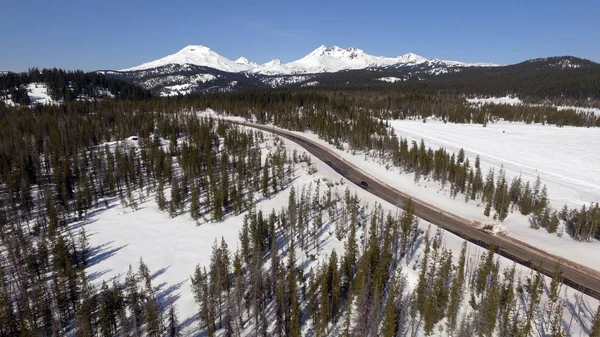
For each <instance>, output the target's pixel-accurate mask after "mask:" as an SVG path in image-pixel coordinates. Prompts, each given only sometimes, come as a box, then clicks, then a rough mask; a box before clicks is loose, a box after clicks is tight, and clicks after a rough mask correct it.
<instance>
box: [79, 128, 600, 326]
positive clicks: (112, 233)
mask: <svg viewBox="0 0 600 337" xmlns="http://www.w3.org/2000/svg"><path fill="white" fill-rule="evenodd" d="M303 135H305V136H307V135H306V134H303ZM308 136H309V137H310V138H316V136H315V135H311V134H309V135H308ZM320 142H321V143H324V142H322V141H320ZM284 143H285V144H286V147H287V148H288V151H290V152H291V151H293V150H294V149H297V150H298V152H299V153H303V152H304V150H303V149H302V148H301V147H300V146H298V145H296V144H295V143H293V142H290V141H287V140H284ZM263 146H264V145H263ZM336 151H338V150H336ZM338 152H339V154H341V155H342V156H343V157H344V158H345V159H347V160H351V161H352V162H354V163H356V164H360V165H361V167H364V168H365V170H367V171H369V172H371V171H370V169H374V168H375V167H379V169H378V170H376V172H374V173H376V174H374V175H375V176H377V177H378V178H380V179H382V180H384V181H386V182H387V183H390V184H393V185H396V184H395V182H397V180H395V179H393V178H394V177H396V178H398V177H403V179H401V181H402V184H406V185H407V186H408V185H410V186H412V188H413V189H414V190H415V191H421V193H420V194H419V197H427V198H429V196H430V195H433V196H437V197H438V198H437V199H436V200H439V202H440V203H441V204H444V202H445V203H447V204H450V206H452V205H454V203H457V204H462V205H465V204H464V202H463V201H459V200H451V199H449V198H448V196H447V195H445V193H444V192H439V191H437V189H435V187H433V186H430V185H428V184H427V183H423V184H422V186H418V185H415V184H414V183H413V181H412V175H405V174H404V175H398V173H397V172H393V171H387V170H386V169H385V167H383V166H382V165H380V164H378V163H375V162H373V161H372V160H365V159H364V158H365V157H364V155H352V154H350V153H347V152H344V151H338ZM311 157H312V156H311ZM312 162H313V163H315V165H316V168H317V169H318V171H317V173H315V174H313V175H309V174H308V172H307V169H306V167H303V166H301V165H297V166H296V178H295V180H294V181H293V183H292V185H293V186H295V189H296V192H297V193H299V192H300V190H301V189H302V186H304V185H307V184H309V183H311V182H312V184H313V188H314V186H315V181H316V180H317V179H320V180H321V181H322V182H323V181H325V180H327V181H330V182H338V183H340V182H341V184H335V186H334V187H333V189H334V191H337V192H338V193H339V194H340V195H343V193H344V190H345V189H346V188H349V189H350V191H351V193H352V194H354V193H357V195H358V197H359V198H360V199H361V200H362V201H363V202H366V203H368V204H369V209H370V210H372V209H373V206H374V205H375V203H380V204H382V206H383V208H384V210H385V211H386V212H387V211H391V212H393V213H395V212H396V210H397V208H396V207H395V205H391V204H389V203H387V202H385V201H382V200H380V199H378V198H376V197H375V196H373V195H371V194H370V193H368V192H366V191H364V190H363V189H362V188H360V187H358V186H357V185H355V184H353V183H351V182H347V181H343V180H342V179H341V177H340V176H339V175H338V174H337V173H335V171H333V170H332V169H331V168H329V167H328V166H327V165H326V164H324V163H323V162H321V161H319V160H318V159H317V158H315V157H312ZM363 164H364V166H363ZM404 177H405V178H407V179H404ZM404 180H406V181H404ZM290 189H291V187H289V186H288V187H287V188H286V189H285V190H283V191H280V192H279V193H278V194H277V195H275V196H273V197H271V198H269V199H261V200H260V201H259V202H258V203H257V209H258V210H262V211H263V213H267V214H268V213H269V212H270V211H271V210H272V209H275V210H279V209H281V208H282V207H287V202H288V197H289V192H290ZM325 190H326V189H325V188H324V185H323V184H322V185H321V193H324V192H325ZM428 193H429V194H428ZM165 195H167V196H168V195H169V191H165ZM429 199H431V198H429ZM434 199H435V198H434ZM449 201H451V202H450V203H449ZM463 208H464V209H467V210H469V209H475V211H476V212H475V213H481V212H482V210H481V209H479V208H477V207H475V206H472V205H471V206H470V207H466V208H465V207H464V206H463ZM243 216H244V213H243V214H241V215H239V216H228V217H226V219H225V220H224V221H223V222H221V223H210V222H205V221H202V220H201V221H200V222H201V223H202V224H201V225H200V226H197V225H196V223H195V222H194V221H193V219H192V218H191V217H190V216H189V214H188V213H186V214H182V215H179V216H177V217H176V218H170V217H169V215H168V213H166V212H161V211H159V210H158V207H157V205H156V202H155V199H154V195H151V196H149V197H148V198H146V199H145V201H144V202H140V203H139V209H138V210H137V211H135V212H134V211H132V210H131V208H128V207H127V208H123V207H122V206H121V204H120V203H119V201H118V200H112V201H111V207H110V208H109V209H104V207H101V208H100V209H99V210H98V211H97V212H95V213H92V214H90V216H89V218H88V219H87V220H86V221H84V222H81V223H78V224H75V225H74V229H73V230H74V232H75V231H76V230H78V227H79V226H84V227H85V229H86V231H87V233H88V236H89V240H90V246H91V247H92V252H91V255H92V257H91V259H90V266H89V267H88V268H87V270H86V272H87V274H88V276H89V278H90V279H91V280H92V281H93V282H94V283H95V284H96V285H97V286H99V285H100V284H101V282H102V280H106V281H110V280H111V279H112V278H113V277H115V276H119V275H120V279H121V281H123V280H124V276H125V274H126V272H127V270H128V267H129V265H131V266H132V267H133V268H134V270H137V267H138V264H139V259H140V257H143V259H144V262H145V263H146V264H147V265H148V267H149V268H150V271H151V274H152V275H153V279H152V282H153V285H154V286H155V287H156V289H157V290H156V294H157V297H158V300H159V303H161V305H162V306H164V307H166V306H167V305H168V304H170V303H175V304H176V306H177V309H178V312H179V320H180V323H181V328H182V330H183V336H199V335H201V334H199V330H198V322H197V316H196V314H197V312H198V307H197V305H196V303H195V302H194V299H193V296H192V293H191V288H190V280H189V276H190V275H191V274H192V273H193V270H194V268H195V266H196V265H197V264H200V265H201V266H206V267H208V265H209V263H210V254H211V251H212V246H213V244H214V242H215V240H217V241H218V242H220V240H221V238H224V239H225V241H226V242H227V244H228V246H229V248H230V250H231V251H232V252H233V251H235V250H236V248H237V247H238V233H239V230H240V228H241V226H242V223H243ZM326 225H327V224H326ZM420 226H421V228H423V229H426V228H427V226H428V224H427V223H425V222H424V221H421V222H420ZM432 230H433V231H435V227H433V228H432ZM528 230H529V231H530V232H532V233H541V232H535V231H533V230H530V229H528ZM443 235H444V239H443V241H444V244H445V245H446V246H447V247H448V248H450V249H452V250H453V251H454V256H455V259H456V258H457V256H458V252H459V251H460V246H461V244H462V239H460V238H458V237H456V236H454V235H452V234H449V233H444V234H443ZM543 235H545V236H547V237H554V236H550V235H547V234H543ZM357 236H358V237H360V232H359V233H357ZM557 239H558V238H557ZM321 240H322V242H323V243H322V249H321V255H320V256H319V257H320V258H321V259H322V258H324V257H325V255H328V254H329V253H330V252H331V250H332V249H336V251H337V252H338V255H339V254H342V253H343V249H344V246H343V242H340V241H338V240H337V239H336V238H335V235H332V234H331V231H327V230H326V231H324V232H323V234H322V237H321ZM360 245H361V243H360V239H359V246H360ZM596 247H597V246H596ZM482 252H483V250H482V249H481V248H479V247H477V246H475V245H472V244H469V245H468V256H469V258H468V263H470V264H477V263H478V257H479V256H480V255H481V253H482ZM313 253H314V252H313ZM420 254H421V252H420V250H419V251H418V252H417V254H416V256H417V257H416V258H415V259H414V260H412V261H411V262H410V266H406V267H404V268H403V271H404V273H405V275H406V277H407V279H408V281H409V284H410V285H412V286H415V285H416V283H417V278H418V271H415V270H413V265H415V264H418V262H419V261H418V260H419V256H420ZM588 255H589V254H588ZM296 256H297V259H298V263H299V265H301V264H303V262H306V256H305V255H304V253H302V252H301V251H300V250H297V252H296ZM499 260H500V263H501V265H502V266H503V267H510V266H512V265H513V263H512V261H510V260H507V259H505V258H502V257H499ZM316 263H317V262H314V261H313V262H311V263H308V264H306V265H305V272H307V271H308V269H310V267H311V266H313V267H314V266H315V264H316ZM517 271H518V272H521V275H523V276H526V275H529V270H527V269H525V268H521V267H517ZM546 282H548V283H547V284H549V280H548V279H546ZM565 294H566V296H567V301H568V302H567V308H566V309H565V314H564V322H563V323H564V325H565V326H567V325H570V326H571V332H572V334H571V335H572V336H587V330H586V328H585V326H589V322H590V320H591V319H592V316H593V314H594V312H595V308H596V307H597V305H598V301H596V300H594V299H591V298H590V297H588V296H585V295H583V296H582V295H581V294H580V293H578V292H576V291H574V290H572V289H565ZM466 302H467V301H466V300H465V302H464V303H466ZM466 306H467V305H466V304H465V307H466ZM309 324H310V323H309ZM247 329H250V328H247ZM248 332H249V331H248Z"/></svg>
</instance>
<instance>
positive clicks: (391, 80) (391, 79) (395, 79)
mask: <svg viewBox="0 0 600 337" xmlns="http://www.w3.org/2000/svg"><path fill="white" fill-rule="evenodd" d="M377 80H378V81H381V82H388V83H396V82H401V81H406V79H405V78H399V77H381V78H378V79H377Z"/></svg>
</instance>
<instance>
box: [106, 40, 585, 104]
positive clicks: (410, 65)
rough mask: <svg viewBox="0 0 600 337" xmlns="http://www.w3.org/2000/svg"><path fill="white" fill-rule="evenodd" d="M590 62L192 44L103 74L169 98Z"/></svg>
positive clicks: (542, 67) (331, 48)
mask: <svg viewBox="0 0 600 337" xmlns="http://www.w3.org/2000/svg"><path fill="white" fill-rule="evenodd" d="M591 65H595V63H594V62H591V61H589V60H582V59H578V58H573V57H554V58H547V59H536V60H531V61H526V62H523V63H520V64H515V65H508V66H499V65H496V64H491V63H465V62H459V61H448V60H441V59H438V58H431V59H430V58H426V57H423V56H419V55H417V54H413V53H406V54H403V55H400V56H392V57H388V56H375V55H370V54H367V53H366V52H365V51H363V50H362V49H358V48H340V47H338V46H333V47H327V46H320V47H318V48H317V49H315V50H313V51H312V52H310V53H309V54H307V55H306V56H304V57H302V58H300V59H298V60H295V61H291V62H287V63H284V62H282V61H281V60H279V59H274V60H272V61H269V62H267V63H263V64H257V63H255V62H251V61H249V60H248V59H247V58H245V57H239V58H238V59H236V60H235V61H232V60H230V59H228V58H226V57H224V56H221V55H219V54H218V53H216V52H215V51H213V50H211V49H210V48H208V47H205V46H201V45H190V46H187V47H185V48H183V49H181V50H180V51H178V52H177V53H175V54H172V55H168V56H166V57H163V58H161V59H158V60H155V61H151V62H147V63H144V64H142V65H139V66H137V67H133V68H129V69H124V70H120V71H104V73H106V74H107V75H109V76H114V77H119V78H121V79H124V80H127V81H131V82H135V83H137V84H139V85H141V86H142V87H144V88H146V89H149V90H151V91H153V92H154V93H156V94H159V95H163V96H170V95H179V94H189V93H194V92H215V91H233V90H241V89H246V88H276V87H281V86H291V85H296V86H314V85H348V84H353V85H365V84H368V85H371V84H373V85H377V84H381V83H386V82H392V83H393V82H404V81H422V80H426V79H428V78H432V77H438V76H455V75H454V74H457V75H456V76H458V74H460V76H463V77H464V76H475V75H477V74H484V73H494V74H498V73H503V72H514V71H517V72H520V71H522V70H526V69H544V68H547V67H550V68H563V69H564V68H577V67H584V68H585V67H588V66H591ZM515 67H516V68H515Z"/></svg>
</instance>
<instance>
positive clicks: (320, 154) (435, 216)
mask: <svg viewBox="0 0 600 337" xmlns="http://www.w3.org/2000/svg"><path fill="white" fill-rule="evenodd" d="M232 123H235V124H238V125H244V126H248V127H252V128H256V129H259V130H263V131H267V132H271V133H273V134H276V135H278V136H281V137H284V138H287V139H289V140H291V141H293V142H295V143H297V144H298V145H300V146H302V147H303V148H304V149H306V150H307V151H308V152H310V153H311V154H312V155H314V156H315V157H317V158H319V159H320V160H322V161H323V162H324V163H326V164H327V165H329V166H330V167H331V168H332V169H333V170H335V171H336V172H337V173H338V174H340V175H341V176H342V177H344V178H345V179H347V180H348V181H350V182H352V183H354V184H356V185H358V186H360V187H362V188H364V189H365V190H366V191H368V192H370V193H371V194H373V195H375V196H377V197H379V198H381V199H383V200H385V201H387V202H389V203H391V204H393V205H404V203H405V201H406V200H407V199H408V198H411V197H410V196H409V195H407V194H406V193H403V192H401V191H398V190H397V189H395V188H393V187H391V186H389V185H387V184H385V183H383V182H381V181H379V180H377V179H374V178H372V177H371V176H369V175H368V174H367V173H365V172H363V171H362V170H360V169H359V168H358V167H356V166H354V165H353V164H351V163H349V162H347V161H345V160H343V159H342V158H340V157H339V156H338V155H336V154H334V153H333V152H332V151H330V150H329V149H327V148H325V147H323V146H321V145H319V144H316V143H314V142H312V141H311V140H309V139H307V138H305V137H302V136H299V135H297V134H294V133H291V132H288V131H285V130H282V129H277V128H273V127H269V126H265V125H261V124H254V123H247V122H232ZM362 181H365V182H366V183H367V184H368V186H367V187H365V186H362V185H361V182H362ZM411 199H412V201H413V205H414V213H415V215H416V216H417V217H419V218H421V219H423V220H425V221H427V222H429V223H431V224H434V225H436V226H438V227H441V228H443V229H445V230H446V231H448V232H450V233H452V234H454V235H456V236H459V237H460V238H462V239H464V240H466V241H469V242H472V243H474V244H476V245H478V246H480V247H483V248H485V249H489V247H494V250H495V252H496V253H497V254H499V255H502V256H504V257H506V258H508V259H511V260H513V261H515V262H516V263H519V264H521V265H523V266H525V267H527V268H532V269H539V270H540V271H541V272H542V273H544V274H545V275H548V276H552V275H554V270H555V268H556V266H557V264H558V267H559V270H560V272H561V274H562V277H563V282H564V284H566V285H567V286H569V287H571V288H574V289H576V290H578V291H581V292H583V293H585V294H587V295H589V296H592V297H594V298H596V299H598V300H600V276H599V274H600V273H598V272H597V271H595V270H593V269H590V268H588V267H585V266H582V265H580V264H577V263H575V262H573V261H569V260H566V259H564V258H561V257H558V256H555V255H552V254H549V253H547V252H545V251H542V250H540V249H538V248H535V247H532V246H530V245H528V244H527V243H525V242H522V241H519V240H517V239H515V238H512V237H508V236H497V235H491V234H489V233H487V232H484V231H482V230H480V229H477V228H475V227H473V226H472V223H471V221H469V220H467V219H464V218H461V217H459V216H456V215H454V214H452V213H449V212H442V210H441V209H439V208H437V207H435V206H433V205H431V204H428V203H427V202H424V201H422V200H419V199H415V198H411Z"/></svg>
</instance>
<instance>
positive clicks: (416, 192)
mask: <svg viewBox="0 0 600 337" xmlns="http://www.w3.org/2000/svg"><path fill="white" fill-rule="evenodd" d="M391 123H392V125H394V127H395V128H398V129H397V133H398V135H399V136H402V137H407V138H408V135H409V132H408V131H404V130H405V129H407V130H410V128H411V127H414V128H416V129H418V128H419V127H427V126H426V124H423V123H422V122H415V121H396V122H391ZM430 125H434V128H435V127H436V126H435V125H436V124H430ZM445 125H447V126H448V127H449V128H457V129H454V130H449V131H447V137H448V139H447V140H446V143H448V144H449V145H448V146H445V145H443V146H444V147H446V148H448V149H449V150H453V151H456V152H458V150H459V149H460V147H461V146H466V145H460V143H459V145H454V147H452V146H450V145H451V144H452V141H451V139H457V140H458V139H461V137H465V138H468V137H469V135H468V132H467V134H466V135H465V134H462V136H461V134H460V133H459V131H458V129H460V128H461V127H464V128H468V127H471V128H478V129H483V130H484V131H481V132H484V133H485V132H486V131H485V129H486V128H483V127H481V126H477V125H460V124H443V123H439V124H438V125H437V128H442V129H443V128H444V126H445ZM501 125H502V124H496V128H500V127H501ZM510 126H514V127H515V130H512V129H511V128H509V127H510ZM519 127H521V128H522V129H521V134H523V135H524V136H525V133H528V132H525V131H526V130H527V129H528V128H532V129H533V130H537V129H538V128H539V130H541V131H540V132H542V134H543V137H544V141H550V140H552V139H553V138H552V137H550V135H551V134H552V133H553V131H556V132H561V131H562V132H565V130H569V129H570V130H571V131H572V132H573V133H574V134H575V135H579V136H573V135H568V133H564V135H565V137H566V138H565V139H563V141H573V142H574V141H575V140H578V142H577V143H575V144H579V145H581V146H585V148H583V147H579V148H576V149H573V150H572V151H581V152H580V154H579V155H577V154H574V153H572V152H568V151H570V150H566V152H567V154H565V155H563V156H559V155H558V153H556V154H553V155H555V156H554V157H553V158H555V160H556V161H557V162H558V163H561V162H562V160H563V159H564V158H572V160H577V162H578V164H577V165H578V166H576V165H574V164H571V165H570V166H569V163H568V161H567V163H566V165H565V169H564V170H567V172H568V170H569V169H571V170H578V171H577V172H579V178H578V179H577V178H575V179H573V178H568V177H564V176H562V177H561V171H556V169H554V167H555V166H554V162H553V161H552V160H545V161H543V163H544V164H545V165H546V166H543V167H542V164H541V162H542V159H538V160H539V162H537V163H536V162H533V163H534V164H537V165H535V166H539V169H538V171H537V172H536V171H535V170H536V167H535V166H531V165H526V164H520V165H519V163H518V160H519V158H521V160H528V159H529V157H528V156H521V157H510V155H514V156H517V155H519V154H518V153H519V151H515V149H518V148H519V147H518V146H522V147H523V148H527V147H529V149H530V153H531V154H530V156H533V157H535V156H536V154H538V157H537V158H543V157H542V155H541V154H539V153H542V151H544V152H543V153H551V152H552V151H550V150H543V149H538V150H536V147H535V145H533V144H532V142H533V140H531V139H529V141H527V140H523V141H521V142H519V141H516V140H515V142H516V144H513V145H509V146H507V147H506V148H504V147H503V146H501V145H500V144H497V143H495V141H493V139H494V135H496V133H493V132H491V131H489V130H494V129H495V128H493V127H492V128H490V125H488V127H487V130H488V132H490V134H489V135H488V138H487V139H488V142H489V143H490V144H495V145H491V146H497V147H498V148H500V149H504V151H505V153H506V154H507V156H508V159H507V160H508V162H504V160H503V159H502V158H501V157H500V158H499V157H498V155H496V154H494V153H490V152H487V150H485V149H487V147H485V146H482V145H481V144H483V143H484V141H482V140H480V139H478V138H475V137H474V138H472V140H475V144H479V145H478V146H480V147H482V150H481V151H479V152H481V153H479V155H480V157H481V164H482V168H483V169H484V171H483V172H484V175H485V174H486V173H487V172H486V171H485V170H487V168H489V167H490V166H494V167H496V172H497V171H498V170H499V169H500V165H501V164H504V166H505V170H506V171H507V174H506V175H507V178H509V179H510V177H512V176H514V175H518V174H519V173H520V174H522V176H523V178H524V179H529V180H531V182H532V183H533V182H534V181H535V179H536V177H537V174H539V175H540V177H541V179H542V183H546V184H547V185H548V192H549V198H550V201H551V202H552V203H553V205H555V206H556V207H558V208H560V207H562V205H563V204H564V202H559V201H563V200H567V202H568V203H569V204H570V205H572V206H578V205H580V204H581V203H584V202H587V203H589V202H590V201H598V200H600V197H598V196H599V195H600V189H599V180H598V179H599V178H600V171H599V170H600V164H597V166H594V165H593V164H583V162H584V161H585V160H586V158H588V159H589V160H590V161H593V162H596V163H598V160H599V158H598V156H597V155H595V152H594V149H595V148H597V146H598V145H600V144H599V142H600V134H597V133H596V132H597V131H596V130H594V129H584V128H579V129H577V128H563V129H559V128H557V127H552V126H536V125H523V124H515V123H513V124H506V125H504V126H503V129H501V130H500V131H498V130H497V129H496V132H499V133H500V135H506V133H504V134H503V133H502V130H509V131H507V132H509V134H510V132H516V130H519ZM473 130H475V129H473ZM544 132H545V134H544ZM579 132H581V134H580V133H579ZM296 134H298V135H301V136H304V137H307V138H309V139H311V140H313V141H314V142H316V143H319V144H321V145H323V146H326V147H328V148H329V149H330V150H331V151H333V152H334V153H336V154H337V155H339V156H340V157H341V158H343V159H345V160H346V161H348V162H349V163H352V164H354V165H355V166H357V167H359V168H361V169H362V170H363V171H364V172H366V173H367V174H369V175H371V176H372V177H375V178H377V179H379V180H380V181H382V182H384V183H386V184H388V185H390V186H392V187H394V188H396V189H398V190H400V191H403V192H405V193H408V194H409V195H411V196H413V197H415V198H418V199H420V200H423V201H426V202H428V203H430V204H432V205H434V206H436V207H438V208H441V209H443V210H447V211H448V212H452V213H454V214H457V215H459V216H461V217H463V218H466V219H472V220H475V221H480V222H487V221H491V218H488V217H486V216H485V215H483V210H484V206H485V205H479V204H478V203H477V202H476V201H469V202H468V203H466V202H465V201H464V197H463V196H458V197H457V198H456V199H452V198H450V197H449V195H450V191H449V188H448V187H446V188H441V186H440V185H439V184H438V183H437V182H433V181H427V180H425V181H424V180H420V181H418V182H417V183H415V182H414V175H413V174H412V173H405V172H402V171H399V169H398V168H388V167H386V166H387V161H386V160H384V161H379V160H377V159H374V158H372V157H370V156H368V155H365V154H364V153H351V152H350V151H347V150H339V149H336V148H335V147H334V146H333V145H331V144H328V143H327V142H325V141H324V140H321V139H319V137H318V136H317V135H315V134H313V133H310V132H304V133H300V132H296ZM567 135H568V136H567ZM422 136H426V137H425V138H424V139H425V144H426V145H427V146H431V147H436V146H442V145H440V144H438V145H436V143H435V139H437V138H435V136H433V135H430V136H428V134H427V133H425V134H423V135H422ZM412 137H414V138H412V139H415V140H417V141H420V140H421V138H422V137H420V136H418V135H415V134H414V133H413V136H412ZM427 137H429V138H427ZM453 137H454V138H453ZM569 137H572V138H569ZM586 137H589V139H588V141H587V142H586V141H585V139H586ZM409 139H411V138H409ZM515 139H518V138H517V137H515ZM569 139H572V140H569ZM593 139H595V143H593V144H596V145H595V146H594V145H592V142H593V141H592V140H593ZM465 142H466V141H465ZM554 144H556V146H562V148H563V149H565V148H567V145H565V144H563V143H561V142H555V143H554ZM570 144H573V143H570ZM584 151H586V152H584ZM465 152H466V154H467V156H468V157H470V160H471V161H472V162H473V161H474V160H475V154H473V153H470V152H469V151H467V148H466V147H465ZM538 152H539V153H538ZM483 154H488V155H487V156H484V155H483ZM510 158H513V160H510ZM575 158H576V159H575ZM510 162H512V163H513V164H512V165H513V167H515V169H513V170H512V171H510V172H509V167H511V166H510V165H509V164H510ZM526 163H530V164H531V163H532V162H530V161H526ZM558 165H560V164H558ZM583 165H586V167H588V168H590V169H591V170H592V171H593V172H595V176H594V177H591V178H588V179H587V181H588V184H586V183H585V182H586V176H585V174H586V171H585V169H582V168H581V166H583ZM520 167H521V168H520ZM557 167H558V166H557ZM525 168H528V171H526V170H525ZM519 170H521V171H519ZM526 172H528V173H527V174H526ZM587 172H589V171H587ZM544 173H545V174H546V175H544ZM563 174H564V175H566V174H567V173H563ZM589 174H590V175H592V174H591V173H589ZM548 178H550V179H548ZM553 178H554V179H553ZM569 179H570V180H569ZM573 181H576V182H578V183H579V186H580V188H579V189H578V188H576V187H573V186H570V185H569V184H570V183H572V182H573ZM590 185H592V186H591V187H590ZM594 186H595V187H594ZM561 191H562V192H561ZM560 193H570V196H569V194H568V195H567V198H565V197H561V194H560ZM586 197H587V198H589V199H585V198H586ZM503 225H505V226H506V227H507V229H508V231H507V234H508V235H509V236H513V237H515V238H517V239H520V240H523V241H525V242H527V243H529V244H531V245H533V246H535V247H537V248H540V249H542V250H545V251H547V252H549V253H551V254H554V255H557V256H562V257H564V258H566V259H568V260H571V261H575V262H577V263H580V264H582V265H585V266H587V267H590V268H594V269H596V270H599V271H600V259H598V258H597V256H596V254H595V252H596V251H598V249H600V242H598V241H594V242H577V241H574V240H572V239H571V238H570V237H569V236H568V235H563V236H562V237H558V236H557V235H555V234H548V233H547V232H546V231H545V230H543V229H540V230H533V229H531V228H530V227H529V219H528V218H527V217H525V216H523V215H521V214H519V213H518V212H515V213H511V214H509V216H508V218H507V219H506V220H504V222H503Z"/></svg>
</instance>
